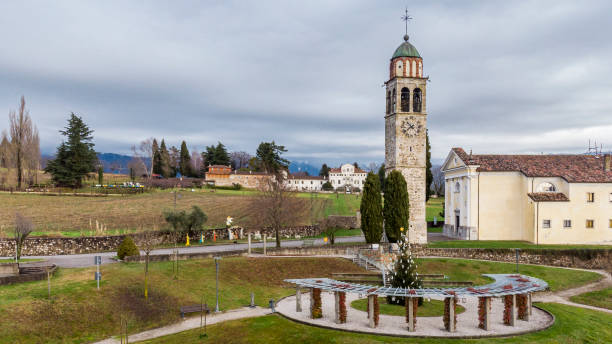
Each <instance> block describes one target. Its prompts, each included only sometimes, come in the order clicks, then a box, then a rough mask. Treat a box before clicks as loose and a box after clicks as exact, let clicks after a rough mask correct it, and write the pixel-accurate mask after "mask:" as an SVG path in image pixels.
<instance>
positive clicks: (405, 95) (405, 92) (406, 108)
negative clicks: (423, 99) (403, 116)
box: [401, 87, 410, 112]
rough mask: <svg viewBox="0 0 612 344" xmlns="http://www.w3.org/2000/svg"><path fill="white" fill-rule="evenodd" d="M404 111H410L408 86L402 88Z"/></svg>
mask: <svg viewBox="0 0 612 344" xmlns="http://www.w3.org/2000/svg"><path fill="white" fill-rule="evenodd" d="M401 105H402V112H409V111H410V90H409V89H408V88H407V87H404V88H402V103H401Z"/></svg>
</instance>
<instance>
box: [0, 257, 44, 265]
mask: <svg viewBox="0 0 612 344" xmlns="http://www.w3.org/2000/svg"><path fill="white" fill-rule="evenodd" d="M40 261H42V259H29V258H21V259H19V263H28V262H40ZM14 262H15V259H10V258H8V259H0V264H2V263H14Z"/></svg>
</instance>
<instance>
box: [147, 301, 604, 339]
mask: <svg viewBox="0 0 612 344" xmlns="http://www.w3.org/2000/svg"><path fill="white" fill-rule="evenodd" d="M538 306H541V307H542V308H544V309H546V310H547V311H549V312H551V313H553V314H554V315H555V317H556V321H555V323H554V324H553V325H552V326H551V327H550V328H549V329H547V330H544V331H540V332H536V333H531V334H527V335H522V336H517V337H511V338H484V339H472V340H461V339H427V338H413V339H406V338H395V337H385V336H375V335H366V334H357V333H350V332H345V331H334V330H329V329H322V328H319V327H313V326H307V325H302V324H298V323H296V322H292V321H290V320H287V319H285V318H282V317H281V316H277V315H269V316H265V317H259V318H250V319H243V320H234V321H228V322H223V323H220V324H216V325H212V326H209V327H208V329H207V335H208V337H206V338H205V339H204V340H203V341H202V340H201V339H200V337H199V333H200V332H199V330H191V331H185V332H181V333H178V334H175V335H171V336H166V337H161V338H157V339H154V340H150V341H146V342H143V343H149V344H157V343H167V344H174V343H177V344H196V343H198V344H200V343H255V344H257V343H266V344H267V343H304V344H309V343H317V344H318V343H343V344H353V343H355V344H365V343H418V344H431V343H433V344H456V343H483V344H484V343H520V344H523V343H540V344H544V343H546V344H553V343H555V344H556V343H610V342H612V326H610V324H612V315H611V314H606V313H602V312H597V311H591V310H587V309H581V308H577V307H572V306H566V305H560V304H555V303H547V304H541V305H538ZM349 321H350V320H349ZM417 326H418V323H417ZM458 326H461V325H460V324H459V325H458Z"/></svg>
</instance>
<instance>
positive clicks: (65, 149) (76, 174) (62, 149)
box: [45, 113, 98, 188]
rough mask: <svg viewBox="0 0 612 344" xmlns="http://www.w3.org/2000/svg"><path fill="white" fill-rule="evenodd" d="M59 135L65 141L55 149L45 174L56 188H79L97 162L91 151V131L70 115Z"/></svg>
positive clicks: (81, 121)
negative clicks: (55, 151)
mask: <svg viewBox="0 0 612 344" xmlns="http://www.w3.org/2000/svg"><path fill="white" fill-rule="evenodd" d="M60 133H61V134H62V135H64V136H66V141H63V142H62V143H61V144H60V146H59V147H57V154H56V156H55V159H53V160H50V161H49V162H48V163H47V167H46V168H45V172H47V173H49V174H51V178H52V179H53V181H54V182H55V184H57V185H58V186H68V187H73V188H80V187H81V186H82V181H83V178H84V177H85V176H86V175H87V173H89V172H92V171H94V169H95V163H96V161H98V157H97V156H96V152H95V151H94V149H93V147H94V144H93V142H92V140H93V136H92V135H91V134H92V133H93V130H91V129H89V127H88V126H87V125H86V124H85V122H83V119H82V118H81V117H79V116H77V115H75V114H74V113H71V114H70V118H69V119H68V125H67V126H66V128H65V129H64V130H60Z"/></svg>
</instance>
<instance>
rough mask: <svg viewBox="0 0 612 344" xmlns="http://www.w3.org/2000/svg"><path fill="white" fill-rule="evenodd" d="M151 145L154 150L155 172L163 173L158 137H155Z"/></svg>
mask: <svg viewBox="0 0 612 344" xmlns="http://www.w3.org/2000/svg"><path fill="white" fill-rule="evenodd" d="M151 146H152V147H151V149H152V150H153V162H152V164H153V173H155V174H159V175H163V173H162V172H163V171H162V164H161V151H160V149H159V146H158V144H157V139H153V144H152V145H151Z"/></svg>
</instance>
